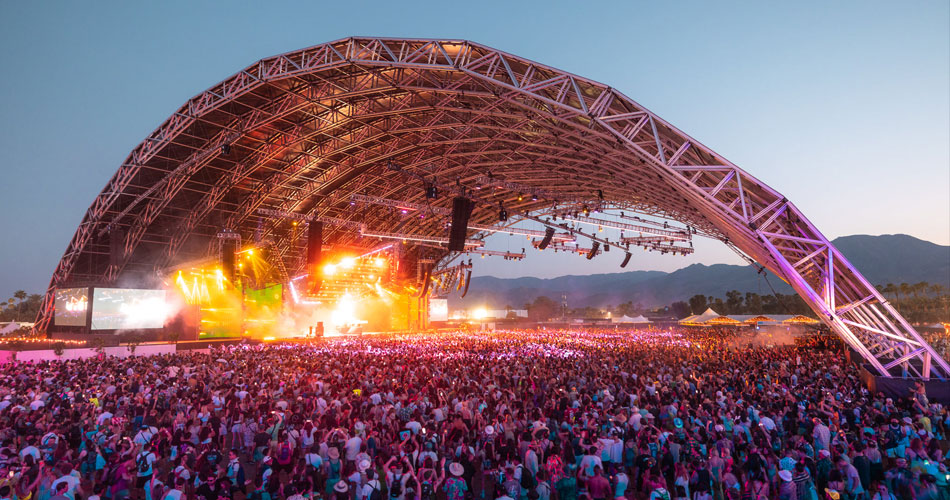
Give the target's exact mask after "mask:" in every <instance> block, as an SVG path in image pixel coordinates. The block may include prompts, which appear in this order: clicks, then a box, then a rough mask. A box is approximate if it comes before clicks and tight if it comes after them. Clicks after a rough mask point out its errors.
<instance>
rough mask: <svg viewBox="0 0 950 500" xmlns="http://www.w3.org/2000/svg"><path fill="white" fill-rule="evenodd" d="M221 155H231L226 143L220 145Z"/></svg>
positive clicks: (228, 145)
mask: <svg viewBox="0 0 950 500" xmlns="http://www.w3.org/2000/svg"><path fill="white" fill-rule="evenodd" d="M221 154H223V155H225V156H227V155H229V154H231V145H230V144H228V143H224V144H222V145H221Z"/></svg>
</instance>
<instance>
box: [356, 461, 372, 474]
mask: <svg viewBox="0 0 950 500" xmlns="http://www.w3.org/2000/svg"><path fill="white" fill-rule="evenodd" d="M371 465H373V464H372V463H370V461H369V460H367V459H365V458H364V459H363V460H360V463H359V464H358V465H357V466H356V469H357V470H359V471H360V472H366V470H367V469H369V468H370V466H371Z"/></svg>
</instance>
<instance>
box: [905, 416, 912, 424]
mask: <svg viewBox="0 0 950 500" xmlns="http://www.w3.org/2000/svg"><path fill="white" fill-rule="evenodd" d="M913 422H914V421H913V420H911V419H910V417H904V423H905V424H911V423H913Z"/></svg>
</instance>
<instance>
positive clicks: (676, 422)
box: [673, 418, 683, 429]
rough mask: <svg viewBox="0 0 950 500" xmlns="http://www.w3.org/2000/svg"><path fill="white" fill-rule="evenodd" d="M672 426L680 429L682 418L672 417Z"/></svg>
mask: <svg viewBox="0 0 950 500" xmlns="http://www.w3.org/2000/svg"><path fill="white" fill-rule="evenodd" d="M673 427H676V428H677V429H682V428H683V419H681V418H674V419H673Z"/></svg>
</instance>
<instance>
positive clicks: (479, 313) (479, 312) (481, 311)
mask: <svg viewBox="0 0 950 500" xmlns="http://www.w3.org/2000/svg"><path fill="white" fill-rule="evenodd" d="M472 317H473V318H475V319H485V318H487V317H488V311H487V310H486V309H485V308H484V307H479V308H478V309H475V310H474V311H472Z"/></svg>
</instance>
